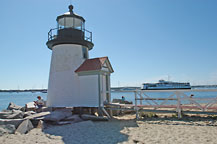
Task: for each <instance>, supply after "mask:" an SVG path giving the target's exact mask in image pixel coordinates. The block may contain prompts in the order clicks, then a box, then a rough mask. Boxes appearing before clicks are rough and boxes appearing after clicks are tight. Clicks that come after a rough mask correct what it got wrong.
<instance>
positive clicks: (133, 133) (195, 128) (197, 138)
mask: <svg viewBox="0 0 217 144" xmlns="http://www.w3.org/2000/svg"><path fill="white" fill-rule="evenodd" d="M216 126H217V122H216V120H212V119H209V118H198V117H196V118H188V119H182V120H177V118H146V119H143V120H138V121H136V120H135V115H125V116H119V117H115V118H114V119H112V120H110V121H108V122H92V121H84V122H79V123H74V124H69V125H62V126H48V128H46V129H44V130H43V131H42V130H41V129H33V130H31V131H30V132H29V133H28V134H10V135H3V136H1V137H0V143H1V144H15V143H16V144H27V143H28V144H29V143H43V144H47V143H55V144H64V143H65V144H77V143H81V144H86V143H88V144H96V143H99V144H100V143H109V144H110V143H111V144H113V143H124V144H128V143H141V144H142V143H145V144H156V143H158V144H165V143H167V144H174V143H179V144H180V143H181V144H182V143H183V144H186V143H192V144H196V143H197V144H204V143H212V144H214V143H217V140H216V135H217V128H216Z"/></svg>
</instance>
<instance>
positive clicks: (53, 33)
mask: <svg viewBox="0 0 217 144" xmlns="http://www.w3.org/2000/svg"><path fill="white" fill-rule="evenodd" d="M60 29H63V28H62V27H59V28H53V29H50V31H49V32H48V41H50V40H54V39H56V38H57V35H58V30H60ZM73 29H77V28H73ZM77 30H81V29H77ZM81 31H82V32H84V39H85V40H86V41H89V42H92V38H93V37H92V32H90V31H88V30H86V29H82V30H81Z"/></svg>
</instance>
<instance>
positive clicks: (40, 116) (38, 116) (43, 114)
mask: <svg viewBox="0 0 217 144" xmlns="http://www.w3.org/2000/svg"><path fill="white" fill-rule="evenodd" d="M49 114H50V112H41V113H36V114H33V115H30V116H27V117H25V118H24V119H30V120H32V119H38V120H40V119H44V117H45V116H46V115H49Z"/></svg>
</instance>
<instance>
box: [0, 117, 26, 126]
mask: <svg viewBox="0 0 217 144" xmlns="http://www.w3.org/2000/svg"><path fill="white" fill-rule="evenodd" d="M22 122H23V119H0V125H8V124H11V125H14V126H15V128H17V127H18V126H19V125H20V124H21V123H22Z"/></svg>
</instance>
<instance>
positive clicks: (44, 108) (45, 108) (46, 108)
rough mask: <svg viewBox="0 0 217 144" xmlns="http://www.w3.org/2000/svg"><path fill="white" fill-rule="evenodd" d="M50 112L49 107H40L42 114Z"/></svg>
mask: <svg viewBox="0 0 217 144" xmlns="http://www.w3.org/2000/svg"><path fill="white" fill-rule="evenodd" d="M47 111H49V112H51V111H52V108H51V107H42V112H47Z"/></svg>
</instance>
